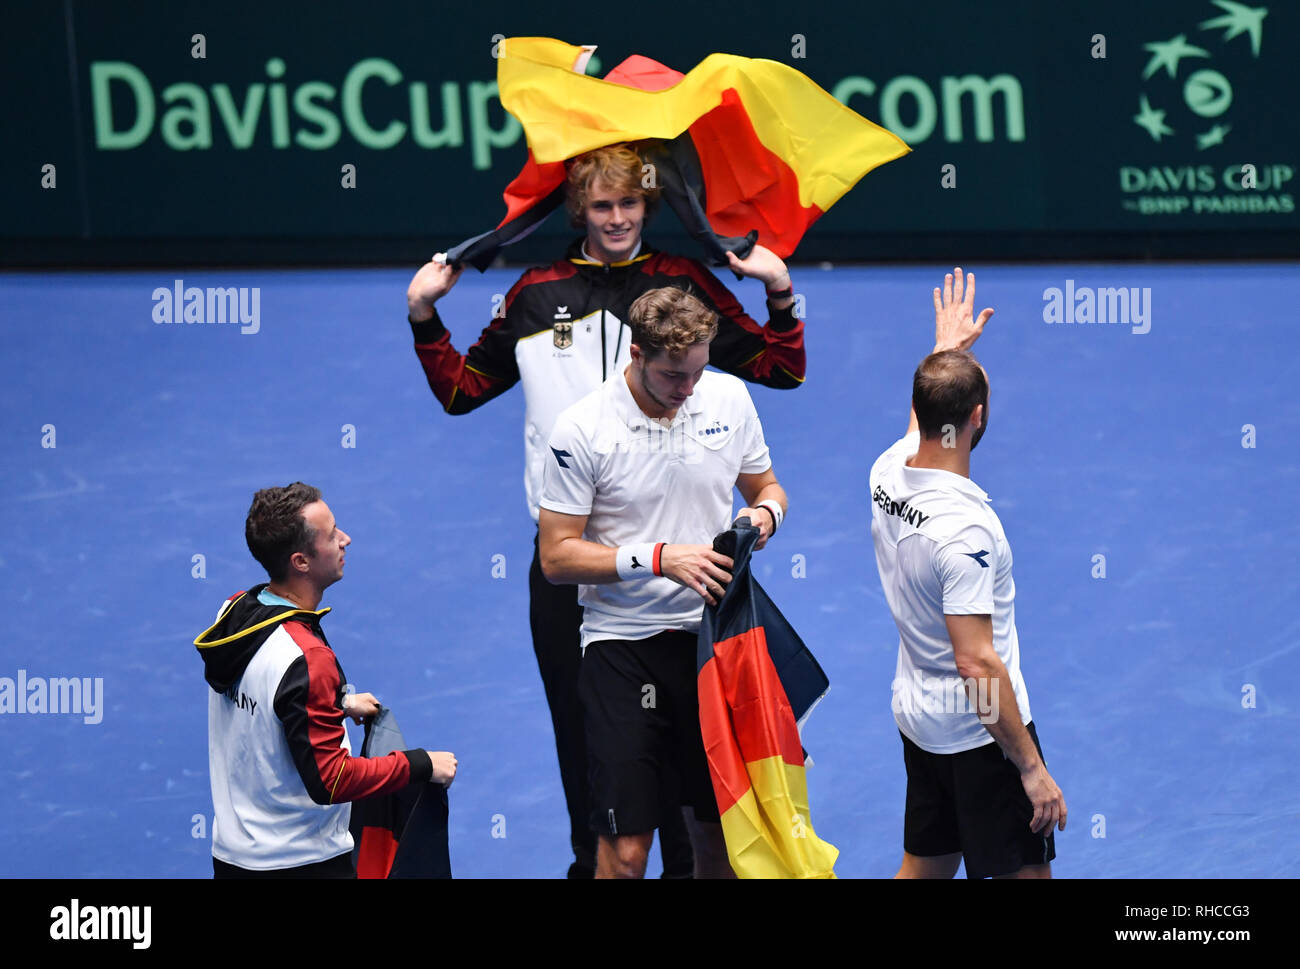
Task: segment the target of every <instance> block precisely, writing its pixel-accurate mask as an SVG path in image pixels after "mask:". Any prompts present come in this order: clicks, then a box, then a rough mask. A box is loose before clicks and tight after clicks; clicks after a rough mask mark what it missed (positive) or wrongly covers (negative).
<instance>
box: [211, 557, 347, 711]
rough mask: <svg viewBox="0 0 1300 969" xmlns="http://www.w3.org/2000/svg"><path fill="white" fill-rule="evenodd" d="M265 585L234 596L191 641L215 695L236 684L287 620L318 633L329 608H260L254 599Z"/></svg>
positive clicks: (261, 606)
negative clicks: (263, 645) (212, 621)
mask: <svg viewBox="0 0 1300 969" xmlns="http://www.w3.org/2000/svg"><path fill="white" fill-rule="evenodd" d="M266 586H267V583H265V582H264V583H262V584H261V585H255V586H253V588H251V589H249V590H248V591H246V592H237V593H235V594H234V595H233V596H231V597H230V605H228V606H227V607H226V608H225V609H224V610H222V613H221V615H220V616H218V617H217V621H216V622H214V623H213V624H212V625H211V626H209V627H208V628H207V629H205V630H204V631H203V632H201V633H200V634H199V637H198V638H197V639H196V640H194V645H195V647H196V648H197V649H198V651H199V655H200V656H201V657H202V658H203V678H204V679H205V680H207V681H208V685H209V686H210V687H212V689H213V690H214V691H216V692H217V693H225V692H226V691H227V690H229V689H230V688H231V687H232V686H234V685H235V684H236V683H238V682H239V678H240V677H241V676H243V675H244V670H245V669H246V668H247V667H248V664H249V662H250V661H251V660H252V658H253V657H254V656H255V655H256V654H257V651H258V650H259V649H261V647H262V644H263V643H264V642H266V640H267V637H268V636H270V635H271V633H273V632H275V630H276V628H277V627H278V626H279V625H280V624H281V623H282V622H285V621H286V620H289V619H293V620H297V621H300V622H305V623H307V624H308V625H309V626H311V627H312V628H313V629H314V630H315V631H316V632H317V633H318V634H320V633H321V629H320V617H321V616H323V615H325V613H327V612H329V609H328V608H326V609H319V610H315V611H313V610H311V609H298V608H295V607H293V606H285V605H280V604H276V605H271V606H265V605H262V603H260V602H258V601H257V596H258V593H260V592H261V591H262V590H263V589H265V588H266ZM321 638H324V636H323V634H322V637H321Z"/></svg>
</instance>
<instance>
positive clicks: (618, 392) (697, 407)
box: [610, 363, 708, 429]
mask: <svg viewBox="0 0 1300 969" xmlns="http://www.w3.org/2000/svg"><path fill="white" fill-rule="evenodd" d="M627 366H628V367H630V366H632V365H631V364H630V363H629V364H628V365H627ZM707 372H708V371H705V373H706V374H707ZM703 379H704V376H703V375H701V377H700V380H697V381H696V382H695V392H694V393H693V394H691V396H689V397H687V398H686V401H685V403H683V404H682V406H681V407H679V408H677V414H676V416H675V417H674V418H673V422H672V424H663V423H660V422H659V421H658V420H656V419H655V418H653V417H651V416H649V415H648V414H646V412H645V411H643V410H642V409H641V405H640V404H638V403H637V402H636V398H635V397H633V396H632V388H631V387H629V386H628V384H627V369H626V368H624V369H623V370H621V371H619V372H618V373H616V374H615V375H614V376H613V377H611V378H610V380H612V381H614V382H615V383H616V384H617V386H615V388H614V398H613V399H614V404H615V406H616V407H617V408H618V410H619V416H620V417H621V418H622V419H623V422H624V423H625V424H627V425H628V427H631V428H633V429H635V428H636V427H637V426H638V425H646V426H649V425H651V424H657V425H658V426H659V427H662V428H668V427H674V426H676V425H677V424H678V423H680V422H681V421H683V420H684V419H685V417H686V415H695V414H698V413H699V412H700V411H701V410H702V409H703V408H704V401H703V400H702V399H701V398H700V381H702V380H703Z"/></svg>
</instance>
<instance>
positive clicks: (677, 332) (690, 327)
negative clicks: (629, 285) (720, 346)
mask: <svg viewBox="0 0 1300 969" xmlns="http://www.w3.org/2000/svg"><path fill="white" fill-rule="evenodd" d="M628 325H629V326H630V327H631V328H632V342H633V343H635V344H636V345H637V346H639V347H640V348H641V352H642V353H644V354H645V355H646V357H647V358H650V357H653V356H656V355H657V354H659V353H661V352H665V351H666V352H667V353H668V354H669V355H670V356H673V357H677V356H681V355H682V354H683V353H685V352H686V351H687V350H689V349H690V348H691V347H693V346H694V345H695V344H697V343H708V342H709V341H710V340H712V339H713V338H714V336H716V335H717V332H718V314H716V313H714V312H713V310H711V309H709V308H708V307H707V306H705V305H704V304H703V303H702V302H700V301H699V300H698V299H696V298H695V297H694V296H692V295H691V294H690V293H688V292H686V291H685V290H684V289H678V288H677V287H675V286H664V287H662V288H661V289H652V290H649V291H647V292H645V293H642V294H641V295H640V296H638V297H637V298H636V301H635V302H634V303H633V304H632V308H631V309H630V310H629V311H628Z"/></svg>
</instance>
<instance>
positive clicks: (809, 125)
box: [448, 37, 911, 269]
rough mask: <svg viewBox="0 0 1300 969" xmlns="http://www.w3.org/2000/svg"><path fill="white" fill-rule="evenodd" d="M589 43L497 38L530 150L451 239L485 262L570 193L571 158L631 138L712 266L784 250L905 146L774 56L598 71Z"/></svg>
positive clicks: (462, 253)
mask: <svg viewBox="0 0 1300 969" xmlns="http://www.w3.org/2000/svg"><path fill="white" fill-rule="evenodd" d="M594 50H595V48H594V47H593V46H590V45H588V46H585V47H579V46H575V45H573V44H567V43H564V42H563V41H560V40H554V39H551V38H546V37H512V38H508V39H506V40H505V41H503V42H502V45H501V48H500V54H501V56H500V58H499V59H498V62H497V64H498V66H497V86H498V89H499V92H500V97H501V103H502V105H503V106H504V107H505V109H506V110H507V111H509V112H510V113H511V114H512V115H514V117H515V118H516V119H518V120H519V122H520V124H521V125H522V126H523V129H524V134H525V137H526V138H527V142H528V150H529V157H528V161H527V163H526V164H525V166H524V169H523V171H521V172H520V174H519V176H518V177H517V178H516V179H515V180H514V181H513V182H511V184H510V186H509V187H508V188H507V189H506V193H505V200H506V206H507V212H506V217H505V219H504V220H503V221H502V222H501V224H500V225H499V226H498V227H497V229H496V230H495V231H494V232H489V233H485V234H483V235H481V236H477V237H474V238H473V239H469V240H466V241H465V242H464V243H462V244H461V245H460V246H457V247H456V248H454V249H452V250H449V251H448V260H449V261H452V262H470V263H472V264H474V265H476V266H478V267H479V268H480V269H481V268H485V267H486V265H488V263H490V262H491V259H492V258H493V257H494V256H495V255H496V253H497V251H499V249H500V248H501V247H502V246H504V245H509V244H510V243H511V242H514V241H516V240H518V239H520V238H522V237H523V236H524V235H527V234H528V233H529V232H530V231H532V229H533V228H535V227H536V225H537V224H539V223H540V221H541V220H542V219H544V218H545V216H546V215H547V214H549V213H550V212H551V211H553V210H554V209H555V208H556V207H558V206H559V205H560V204H561V202H562V201H563V191H562V187H563V183H564V177H565V168H564V162H565V161H566V160H568V159H570V158H573V157H575V156H577V155H580V154H582V153H584V152H587V151H591V150H593V149H596V148H601V147H603V146H605V145H613V144H619V143H623V142H641V143H646V142H657V143H658V148H657V150H652V151H651V152H650V153H649V156H648V157H650V158H652V159H653V164H654V165H655V166H656V168H657V169H661V171H658V172H656V175H657V176H662V177H661V178H659V181H660V182H661V183H662V186H661V187H663V189H664V193H665V198H666V199H667V201H668V202H669V204H670V205H672V207H673V209H674V211H675V212H676V213H677V215H678V217H679V218H681V219H682V222H683V224H684V225H685V227H686V229H687V230H688V232H690V234H691V235H692V236H693V237H695V238H696V239H697V240H699V241H701V242H702V243H703V244H704V246H705V248H706V249H707V250H708V251H709V256H710V260H711V261H712V262H713V263H714V264H715V265H726V258H725V254H724V250H730V251H734V252H737V254H738V255H740V256H741V257H742V258H743V257H744V256H746V255H747V254H748V252H749V250H750V248H752V246H753V244H754V242H755V241H757V242H758V243H759V244H761V245H763V246H766V247H767V248H768V249H771V250H772V251H773V252H775V253H776V254H777V255H778V256H780V257H782V258H783V259H784V258H788V257H789V256H790V255H791V253H793V252H794V250H795V247H796V246H797V245H798V244H799V241H800V239H802V238H803V235H804V233H805V232H806V231H807V229H808V227H809V226H810V225H812V223H813V222H814V221H816V220H817V219H818V218H819V217H820V216H821V215H822V214H824V213H825V212H826V211H827V210H828V209H830V207H831V206H832V205H834V204H835V202H837V201H838V200H839V199H840V198H841V197H842V196H843V195H844V194H845V193H846V192H848V191H849V189H851V188H852V187H853V186H854V185H855V184H856V183H857V182H858V180H859V179H861V178H862V176H863V175H865V174H867V173H868V172H870V171H871V170H872V169H874V168H876V167H878V166H880V165H883V164H885V163H886V162H889V161H893V160H894V159H896V158H899V157H901V156H902V155H904V154H906V153H907V152H908V151H910V150H911V149H909V148H908V147H907V145H906V144H904V142H903V141H902V139H900V138H899V137H898V136H896V135H894V134H892V133H891V132H889V131H887V130H885V129H884V128H881V127H880V126H879V125H876V124H874V123H872V122H871V121H868V120H867V119H866V118H864V117H862V116H861V115H859V114H858V113H857V112H856V111H854V110H852V109H851V108H849V107H846V106H845V105H843V104H841V103H840V102H839V101H837V100H835V98H833V97H831V95H830V94H829V93H827V92H826V91H824V90H823V89H822V88H820V87H819V86H818V85H817V84H816V83H814V82H813V81H812V80H810V79H809V78H808V77H807V76H805V75H804V74H802V73H800V72H799V71H797V70H795V69H794V68H792V67H789V66H787V65H785V64H781V63H779V62H777V61H770V60H763V59H758V58H749V57H739V56H736V55H732V54H710V55H709V56H708V57H706V58H705V59H704V60H703V61H702V62H700V64H699V65H697V66H696V67H695V68H694V69H693V70H691V71H690V72H689V73H687V74H681V73H679V72H678V71H675V70H673V69H671V68H669V67H666V66H664V65H663V64H660V63H658V62H656V61H653V60H651V59H650V58H648V57H642V56H640V55H634V56H632V57H629V58H628V59H627V60H625V61H623V62H622V63H621V64H619V65H618V66H617V67H615V68H614V69H613V70H611V71H610V72H609V73H608V74H607V75H606V76H605V77H604V78H596V77H590V76H588V75H586V74H585V73H584V71H585V69H586V66H587V62H588V60H589V59H590V57H591V54H592V52H593V51H594Z"/></svg>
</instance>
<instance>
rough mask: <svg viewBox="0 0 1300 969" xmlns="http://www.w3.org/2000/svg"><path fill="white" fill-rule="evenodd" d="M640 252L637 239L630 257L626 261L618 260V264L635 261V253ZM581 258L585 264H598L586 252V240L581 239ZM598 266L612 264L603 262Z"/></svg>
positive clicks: (639, 241)
mask: <svg viewBox="0 0 1300 969" xmlns="http://www.w3.org/2000/svg"><path fill="white" fill-rule="evenodd" d="M640 251H641V240H640V239H637V241H636V248H635V249H633V250H632V255H630V256H628V257H627V259H620V260H618V261H619V262H630V261H631V260H633V259H635V258H636V257H637V253H639V252H640ZM582 258H583V259H585V260H587V262H600V260H599V259H593V258H592V257H591V255H590V254H589V253H588V252H587V240H586V239H583V240H582ZM600 264H601V265H602V266H604V265H612V263H603V262H600Z"/></svg>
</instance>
